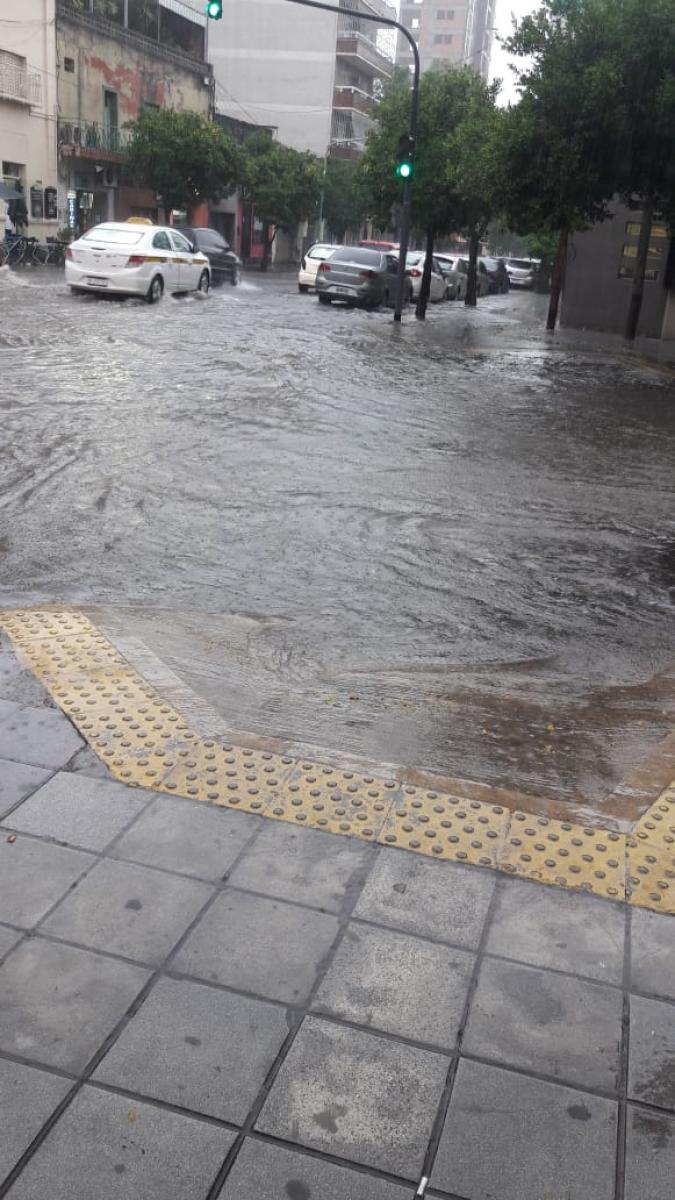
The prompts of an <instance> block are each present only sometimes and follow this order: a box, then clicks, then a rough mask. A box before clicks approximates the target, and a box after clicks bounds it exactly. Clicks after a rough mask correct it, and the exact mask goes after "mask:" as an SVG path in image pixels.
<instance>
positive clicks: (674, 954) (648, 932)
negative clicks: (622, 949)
mask: <svg viewBox="0 0 675 1200" xmlns="http://www.w3.org/2000/svg"><path fill="white" fill-rule="evenodd" d="M631 922H632V924H631V987H632V988H633V990H634V991H637V992H652V993H653V995H655V996H663V997H664V998H665V999H670V1000H675V917H672V916H670V915H668V916H666V915H665V914H664V913H655V912H649V910H648V909H646V908H634V909H633V910H632V913H631Z"/></svg>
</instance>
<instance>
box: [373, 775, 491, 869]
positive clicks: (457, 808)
mask: <svg viewBox="0 0 675 1200" xmlns="http://www.w3.org/2000/svg"><path fill="white" fill-rule="evenodd" d="M508 819H509V814H508V811H507V809H505V808H502V807H501V806H500V805H493V804H484V803H482V802H481V801H479V800H465V799H462V798H461V797H459V796H449V795H447V794H445V793H441V792H434V791H428V790H426V789H422V788H415V787H412V786H407V785H404V786H403V787H402V788H401V790H400V792H399V795H398V797H397V799H396V801H395V803H394V805H393V807H392V809H391V812H390V813H389V816H388V818H387V820H386V822H385V826H384V829H383V832H382V835H381V837H380V838H379V841H381V842H383V843H384V844H385V845H390V846H405V848H406V849H408V850H416V851H417V852H418V853H421V854H430V855H432V856H433V857H434V858H448V859H456V860H458V861H459V862H467V863H479V864H481V865H482V866H484V867H492V866H494V865H495V860H496V857H497V852H498V849H499V846H500V844H501V842H502V840H503V837H504V833H505V831H506V826H507V824H508Z"/></svg>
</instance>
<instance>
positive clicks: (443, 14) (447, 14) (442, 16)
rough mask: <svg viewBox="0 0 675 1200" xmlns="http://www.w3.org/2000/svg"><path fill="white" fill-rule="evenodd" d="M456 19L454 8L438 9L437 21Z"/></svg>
mask: <svg viewBox="0 0 675 1200" xmlns="http://www.w3.org/2000/svg"><path fill="white" fill-rule="evenodd" d="M454 19H455V10H454V8H439V9H437V10H436V20H437V21H454Z"/></svg>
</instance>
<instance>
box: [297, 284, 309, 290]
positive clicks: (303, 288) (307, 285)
mask: <svg viewBox="0 0 675 1200" xmlns="http://www.w3.org/2000/svg"><path fill="white" fill-rule="evenodd" d="M298 291H299V292H308V291H309V284H308V283H299V284H298Z"/></svg>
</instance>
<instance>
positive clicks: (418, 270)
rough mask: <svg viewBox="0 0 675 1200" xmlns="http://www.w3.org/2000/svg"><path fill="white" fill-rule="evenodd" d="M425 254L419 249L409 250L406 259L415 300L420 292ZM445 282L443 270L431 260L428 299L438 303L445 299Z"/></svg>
mask: <svg viewBox="0 0 675 1200" xmlns="http://www.w3.org/2000/svg"><path fill="white" fill-rule="evenodd" d="M425 258H426V255H425V254H424V253H423V252H422V251H421V250H411V252H410V254H409V255H408V257H407V259H406V265H407V267H408V275H409V276H410V279H411V281H412V294H413V299H414V300H416V299H417V297H418V296H419V294H420V288H421V287H422V274H423V272H424V260H425ZM446 291H447V287H446V283H445V278H444V276H443V272H442V271H441V268H440V266H439V264H438V263H437V262H435V261H434V259H433V258H432V260H431V287H430V289H429V299H430V300H431V303H432V304H438V302H439V301H440V300H445V297H446Z"/></svg>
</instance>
